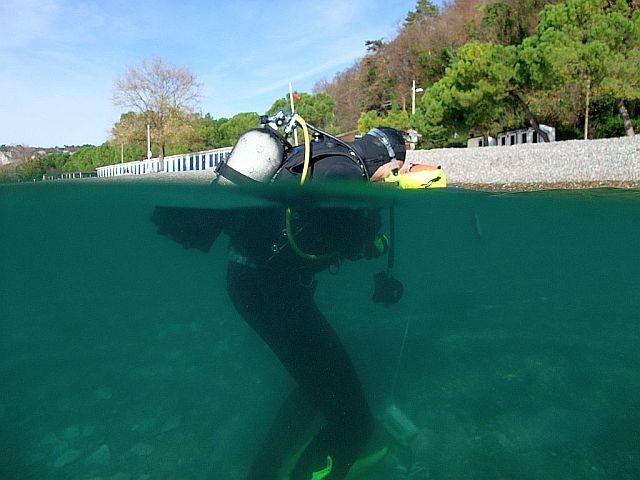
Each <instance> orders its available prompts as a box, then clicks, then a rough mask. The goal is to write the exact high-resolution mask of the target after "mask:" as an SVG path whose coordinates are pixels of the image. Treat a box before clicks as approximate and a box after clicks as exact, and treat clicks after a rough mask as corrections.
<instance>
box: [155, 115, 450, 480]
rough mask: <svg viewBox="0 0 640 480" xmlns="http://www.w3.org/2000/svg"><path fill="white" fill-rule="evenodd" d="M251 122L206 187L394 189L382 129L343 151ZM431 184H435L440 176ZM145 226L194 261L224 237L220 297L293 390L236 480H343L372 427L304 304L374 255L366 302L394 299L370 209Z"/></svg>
mask: <svg viewBox="0 0 640 480" xmlns="http://www.w3.org/2000/svg"><path fill="white" fill-rule="evenodd" d="M294 122H295V123H297V125H294ZM261 123H263V124H264V125H265V126H264V127H263V128H260V129H253V130H249V131H248V132H245V133H244V134H243V135H241V136H240V138H239V139H238V141H237V142H236V144H235V146H234V148H233V150H232V152H231V154H230V156H229V157H228V158H227V159H226V160H225V161H224V162H222V163H221V164H220V165H219V166H218V168H217V169H216V172H217V177H216V178H215V179H214V183H216V184H220V185H258V184H261V183H263V184H271V183H272V184H274V185H287V184H291V185H303V184H305V183H307V182H309V183H313V184H320V183H322V182H336V181H349V182H356V183H361V184H366V183H370V182H382V181H389V180H390V179H391V180H393V178H394V177H395V178H398V175H397V173H398V170H399V169H401V167H402V166H403V162H404V160H405V155H406V150H405V142H404V138H403V136H402V134H401V133H400V132H399V131H397V130H394V129H392V128H389V127H378V128H374V129H372V130H371V131H369V132H368V133H367V134H365V135H363V136H362V137H360V138H356V139H355V140H354V141H353V142H349V143H346V142H344V141H342V140H340V139H338V138H336V137H333V136H331V135H329V134H327V133H325V132H322V131H320V130H318V129H315V128H314V127H311V129H312V130H313V132H314V133H315V137H314V139H313V141H312V140H311V137H310V135H309V134H308V129H307V125H306V123H305V122H304V120H303V119H302V118H300V117H299V116H298V115H296V114H294V115H293V116H291V117H286V116H285V114H284V113H283V112H278V114H276V115H275V116H273V117H270V118H268V119H267V118H266V117H263V118H262V119H261ZM283 126H285V127H286V128H285V133H287V134H290V133H291V131H292V129H293V128H297V126H301V127H302V131H303V133H304V134H305V141H304V144H303V145H302V146H298V147H292V146H291V145H290V144H289V143H288V141H287V140H286V139H285V138H284V137H283V136H282V135H280V133H279V131H278V127H283ZM292 126H293V127H292ZM407 165H408V164H407ZM409 167H410V165H409ZM429 175H432V173H431V172H429ZM400 177H402V175H400ZM405 178H407V179H409V178H411V176H410V175H406V176H405ZM417 178H418V180H417V181H414V182H413V183H415V184H416V185H417V187H416V186H412V187H408V188H428V187H429V186H431V185H432V182H433V180H428V181H426V182H425V181H423V178H422V173H419V174H418V177H417ZM434 178H437V179H440V178H442V182H444V176H443V174H441V173H440V171H438V172H437V176H435V175H434ZM398 183H399V182H398ZM400 188H403V187H402V186H401V187H400ZM294 203H295V202H294ZM391 213H393V208H391ZM152 221H153V222H154V223H156V225H158V233H160V234H164V235H168V236H170V237H172V238H173V239H174V240H176V241H178V242H179V243H181V244H182V245H183V246H185V248H198V249H200V250H202V251H205V252H206V251H208V250H209V249H210V247H211V245H212V244H213V242H214V241H215V239H216V237H217V236H218V235H219V233H220V232H221V231H224V232H225V233H226V234H227V235H228V236H229V240H230V244H229V258H228V260H229V261H228V266H227V282H226V283H227V292H228V295H229V297H230V299H231V301H232V303H233V305H234V307H235V309H236V310H237V311H238V313H239V314H240V315H241V316H242V318H243V319H244V320H245V321H246V323H247V324H248V325H249V326H250V327H251V328H252V329H253V330H254V331H255V332H256V333H257V334H258V335H259V336H260V337H261V338H262V339H263V340H264V341H265V342H266V344H267V345H268V346H269V347H270V349H271V350H272V351H273V353H274V354H275V355H276V357H277V358H278V359H279V361H280V362H281V364H282V365H283V366H284V367H285V369H286V370H287V372H288V373H289V374H290V375H291V377H292V378H293V380H294V381H295V383H296V387H295V389H294V390H293V391H292V392H291V393H290V394H289V396H288V397H287V399H286V400H285V401H284V403H283V405H282V406H281V408H280V409H279V411H278V413H277V415H276V418H275V420H274V422H273V423H272V425H271V427H270V429H269V431H268V433H267V436H266V438H265V440H264V442H263V444H262V447H261V448H260V451H259V452H258V454H257V456H256V458H255V460H254V461H253V464H252V465H251V467H250V470H249V473H248V476H247V479H248V480H258V479H259V480H276V479H288V480H320V479H325V478H326V479H327V480H341V479H344V478H345V477H346V475H347V474H348V472H349V470H350V469H351V467H352V466H353V465H354V463H355V462H356V460H357V459H358V458H359V457H360V455H361V454H362V453H363V450H364V448H365V447H366V446H367V442H368V441H369V439H370V438H371V436H372V435H373V431H374V423H375V420H374V417H373V415H372V413H371V410H370V407H369V405H368V402H367V399H366V396H365V393H364V391H363V387H362V385H361V383H360V380H359V378H358V375H357V373H356V370H355V368H354V365H353V363H352V361H351V359H350V357H349V355H348V353H347V351H346V349H345V347H344V346H343V345H342V343H341V341H340V339H339V338H338V335H337V334H336V332H335V331H334V329H333V328H332V326H331V325H330V324H329V322H328V321H327V319H326V318H325V317H324V315H323V314H322V312H321V311H320V310H319V309H318V306H317V305H316V302H315V299H314V293H315V290H316V285H317V282H316V280H315V278H314V277H315V275H316V274H317V273H319V272H321V271H323V270H327V269H330V270H335V269H336V268H338V267H339V265H340V263H341V262H342V261H343V260H360V259H369V258H376V257H379V256H382V255H384V254H385V253H386V254H388V259H389V266H388V270H387V272H386V273H385V272H381V273H379V274H377V275H376V278H375V280H376V285H375V286H376V289H375V291H374V295H373V300H374V301H376V302H382V303H385V304H391V303H395V302H397V301H398V300H399V298H400V296H401V295H402V285H401V284H400V282H398V281H397V280H395V279H394V278H392V277H391V275H390V270H391V264H392V259H393V242H392V241H391V242H390V241H389V239H388V238H387V237H385V236H384V235H381V234H380V232H379V230H380V228H381V225H382V221H381V218H380V212H379V209H377V208H334V207H332V208H327V207H318V206H312V205H309V204H308V203H306V204H305V203H303V202H298V205H297V206H294V205H292V206H291V207H284V206H283V207H269V208H247V209H241V210H237V211H236V210H234V211H233V214H230V212H229V211H228V210H227V211H224V212H223V213H222V214H221V213H220V211H216V210H212V209H211V210H210V209H179V208H178V209H176V208H173V207H156V210H155V211H154V214H153V217H152ZM391 223H392V225H391V227H392V228H393V222H391ZM391 236H393V235H391ZM318 419H321V420H322V425H321V426H320V427H318V422H317V420H318ZM310 433H311V435H312V438H311V440H310V441H309V438H310Z"/></svg>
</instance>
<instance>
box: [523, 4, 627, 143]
mask: <svg viewBox="0 0 640 480" xmlns="http://www.w3.org/2000/svg"><path fill="white" fill-rule="evenodd" d="M639 49H640V13H639V12H638V10H637V8H632V7H630V6H629V4H628V3H627V2H626V1H624V0H567V1H566V2H565V3H562V4H558V5H548V6H547V7H545V9H544V10H543V11H542V13H541V15H540V23H539V24H538V27H537V29H536V33H535V35H533V36H531V37H529V38H527V39H525V41H524V42H523V58H525V60H526V62H527V63H528V64H529V70H530V75H531V79H532V82H533V83H534V84H535V85H536V86H537V87H538V88H542V89H559V88H564V87H567V86H569V85H572V84H578V85H579V86H580V88H581V89H582V91H583V99H584V100H583V101H584V138H585V139H586V138H588V135H589V110H590V104H591V100H592V96H594V95H602V94H605V93H608V94H611V95H613V96H615V97H616V98H617V99H618V100H619V101H620V102H619V107H620V110H621V114H622V115H623V117H624V116H625V114H624V112H625V110H626V109H625V108H624V100H631V99H637V98H639V97H640V84H639V83H638V77H639V76H640V62H639V61H638V60H639V59H640V54H639ZM627 120H628V119H627ZM627 123H628V125H630V122H627ZM627 131H628V132H629V133H633V132H632V129H631V131H630V130H629V129H628V130H627Z"/></svg>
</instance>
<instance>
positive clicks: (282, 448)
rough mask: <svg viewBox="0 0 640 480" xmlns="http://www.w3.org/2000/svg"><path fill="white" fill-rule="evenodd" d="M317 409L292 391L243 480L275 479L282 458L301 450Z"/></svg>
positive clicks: (296, 391) (298, 390) (315, 416)
mask: <svg viewBox="0 0 640 480" xmlns="http://www.w3.org/2000/svg"><path fill="white" fill-rule="evenodd" d="M317 416H318V410H317V409H316V408H315V407H314V406H313V405H312V404H311V403H310V402H309V401H308V399H307V398H306V397H305V395H304V394H303V393H302V391H301V390H300V388H299V387H297V388H295V389H294V390H293V391H292V392H291V393H290V394H289V396H288V397H287V399H286V400H285V401H284V403H283V404H282V406H281V407H280V410H279V411H278V415H277V416H276V419H275V420H274V422H273V423H272V424H271V427H270V428H269V432H268V433H267V436H266V438H265V439H264V441H263V443H262V447H261V449H260V451H259V452H258V455H256V458H255V460H254V461H253V464H252V465H251V469H250V470H249V475H247V480H268V479H275V478H277V475H278V472H279V470H280V469H281V468H282V464H283V462H284V460H285V459H286V458H288V457H289V456H291V454H292V447H294V446H296V445H299V448H300V449H302V447H303V446H304V444H303V442H304V441H305V438H308V430H309V426H310V425H311V424H312V423H313V420H314V419H315V418H317Z"/></svg>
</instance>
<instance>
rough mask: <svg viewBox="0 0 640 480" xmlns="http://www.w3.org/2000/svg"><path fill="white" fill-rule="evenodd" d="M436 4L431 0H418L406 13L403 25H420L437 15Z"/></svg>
mask: <svg viewBox="0 0 640 480" xmlns="http://www.w3.org/2000/svg"><path fill="white" fill-rule="evenodd" d="M438 13H439V10H438V6H437V5H436V4H435V3H434V2H432V1H431V0H418V1H417V2H416V9H415V10H412V11H411V12H409V13H408V14H407V18H405V20H404V25H405V27H406V26H408V25H416V24H418V25H421V24H424V23H426V22H428V21H429V20H430V19H433V18H435V17H437V16H438Z"/></svg>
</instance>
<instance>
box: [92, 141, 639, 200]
mask: <svg viewBox="0 0 640 480" xmlns="http://www.w3.org/2000/svg"><path fill="white" fill-rule="evenodd" d="M407 160H408V161H410V162H413V163H429V164H432V165H441V166H442V168H443V169H444V171H445V173H446V175H447V183H448V185H449V186H451V187H459V188H466V189H473V190H489V191H531V190H551V189H585V188H627V189H631V188H632V189H640V135H636V136H635V137H620V138H607V139H599V140H569V141H563V142H553V143H537V144H525V145H513V146H506V147H484V148H440V149H433V150H409V151H408V152H407ZM214 175H215V174H214V173H213V171H211V170H206V171H194V172H181V173H162V174H148V175H141V176H118V177H108V178H99V179H92V180H94V181H95V180H97V181H104V180H113V181H127V180H129V181H140V180H143V181H144V180H153V181H154V182H155V181H168V182H195V183H203V182H210V181H211V180H212V179H213V178H214Z"/></svg>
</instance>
